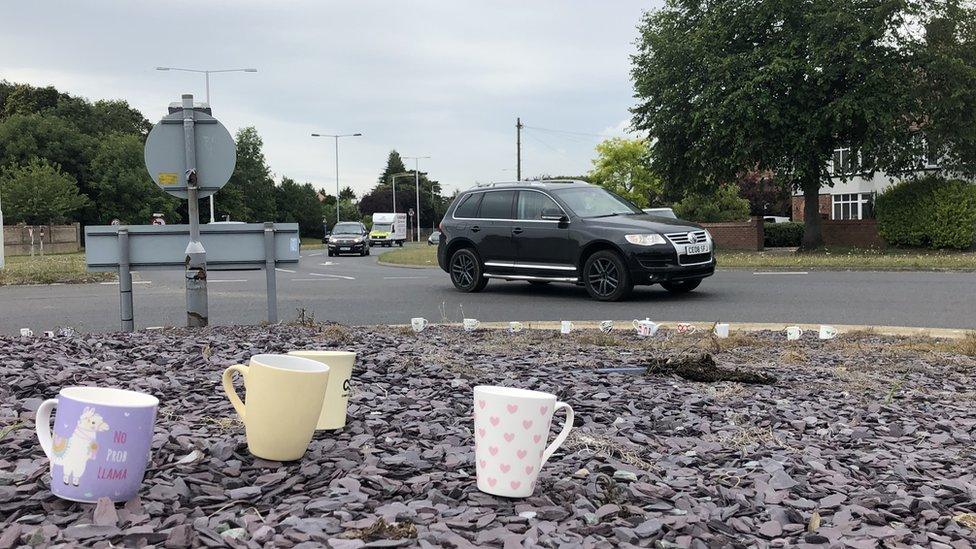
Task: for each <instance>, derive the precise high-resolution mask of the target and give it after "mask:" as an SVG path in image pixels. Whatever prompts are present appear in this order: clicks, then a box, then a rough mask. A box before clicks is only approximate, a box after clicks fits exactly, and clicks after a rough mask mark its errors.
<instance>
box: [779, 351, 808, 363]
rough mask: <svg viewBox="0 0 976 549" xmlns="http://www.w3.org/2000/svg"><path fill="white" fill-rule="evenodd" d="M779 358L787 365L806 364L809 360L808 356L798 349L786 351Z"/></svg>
mask: <svg viewBox="0 0 976 549" xmlns="http://www.w3.org/2000/svg"><path fill="white" fill-rule="evenodd" d="M779 358H780V360H781V361H782V362H784V363H786V364H804V363H806V362H807V360H808V357H807V354H806V353H805V352H803V349H800V348H798V347H797V348H789V349H786V350H784V351H783V352H782V353H780V355H779Z"/></svg>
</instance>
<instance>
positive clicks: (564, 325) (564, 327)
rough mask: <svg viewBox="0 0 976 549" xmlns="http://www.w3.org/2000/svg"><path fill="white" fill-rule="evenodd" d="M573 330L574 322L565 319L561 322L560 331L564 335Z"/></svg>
mask: <svg viewBox="0 0 976 549" xmlns="http://www.w3.org/2000/svg"><path fill="white" fill-rule="evenodd" d="M572 331H573V323H572V322H570V321H568V320H564V321H562V322H560V323H559V333H561V334H563V335H566V334H568V333H569V332H572Z"/></svg>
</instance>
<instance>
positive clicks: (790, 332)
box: [785, 326, 803, 341]
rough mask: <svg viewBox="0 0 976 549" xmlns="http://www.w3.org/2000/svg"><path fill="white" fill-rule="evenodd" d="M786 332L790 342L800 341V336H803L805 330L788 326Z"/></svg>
mask: <svg viewBox="0 0 976 549" xmlns="http://www.w3.org/2000/svg"><path fill="white" fill-rule="evenodd" d="M785 332H786V339H788V340H790V341H796V340H797V339H800V336H802V335H803V329H802V328H800V327H799V326H787V327H786V330H785Z"/></svg>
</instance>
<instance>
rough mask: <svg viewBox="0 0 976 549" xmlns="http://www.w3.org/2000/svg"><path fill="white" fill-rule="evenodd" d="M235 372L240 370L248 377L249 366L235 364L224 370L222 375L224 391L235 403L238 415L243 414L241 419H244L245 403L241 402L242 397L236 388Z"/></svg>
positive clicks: (243, 375)
mask: <svg viewBox="0 0 976 549" xmlns="http://www.w3.org/2000/svg"><path fill="white" fill-rule="evenodd" d="M234 372H238V373H239V374H241V376H242V377H244V378H245V379H246V378H247V366H245V365H243V364H234V365H233V366H230V367H228V368H227V369H226V370H224V375H223V376H222V378H223V382H224V392H225V393H227V398H228V399H230V403H231V404H233V405H234V409H235V410H237V415H239V416H241V420H243V419H244V403H243V402H241V397H239V396H237V391H235V390H234Z"/></svg>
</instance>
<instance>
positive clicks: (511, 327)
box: [508, 322, 523, 334]
mask: <svg viewBox="0 0 976 549" xmlns="http://www.w3.org/2000/svg"><path fill="white" fill-rule="evenodd" d="M522 328H523V326H522V323H521V322H509V323H508V333H510V334H517V333H519V332H521V331H522Z"/></svg>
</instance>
